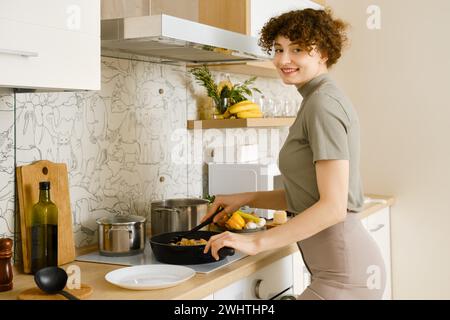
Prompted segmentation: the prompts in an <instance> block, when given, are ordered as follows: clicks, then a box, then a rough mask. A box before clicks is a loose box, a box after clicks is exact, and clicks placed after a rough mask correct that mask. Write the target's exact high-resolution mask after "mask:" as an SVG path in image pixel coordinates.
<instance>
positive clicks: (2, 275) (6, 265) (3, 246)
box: [0, 238, 13, 292]
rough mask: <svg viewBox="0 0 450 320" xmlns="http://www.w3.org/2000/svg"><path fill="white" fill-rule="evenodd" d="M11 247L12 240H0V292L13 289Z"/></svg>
mask: <svg viewBox="0 0 450 320" xmlns="http://www.w3.org/2000/svg"><path fill="white" fill-rule="evenodd" d="M12 246H13V241H12V239H9V238H2V239H0V292H1V291H8V290H11V289H12V288H13V282H12V281H13V271H12V264H11V257H12Z"/></svg>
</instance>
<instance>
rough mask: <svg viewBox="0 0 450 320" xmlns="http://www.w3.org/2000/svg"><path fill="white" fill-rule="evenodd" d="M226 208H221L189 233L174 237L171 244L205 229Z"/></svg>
mask: <svg viewBox="0 0 450 320" xmlns="http://www.w3.org/2000/svg"><path fill="white" fill-rule="evenodd" d="M223 209H224V208H222V207H219V208H218V209H217V210H216V212H214V213H213V214H212V215H211V216H210V217H209V218H208V219H206V220H205V221H203V222H202V223H200V224H199V225H198V226H196V227H194V228H192V229H191V230H189V231H186V233H183V234H180V235H178V236H176V237H174V238H173V239H172V240H171V241H170V242H171V243H177V242H179V241H181V239H183V238H185V237H186V236H187V235H189V234H192V233H194V232H196V231H198V230H200V229H201V228H203V227H204V226H207V225H208V224H210V223H212V222H213V219H214V217H215V216H217V215H218V214H219V213H221V212H222V211H223Z"/></svg>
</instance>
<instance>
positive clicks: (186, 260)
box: [150, 231, 234, 265]
mask: <svg viewBox="0 0 450 320" xmlns="http://www.w3.org/2000/svg"><path fill="white" fill-rule="evenodd" d="M216 234H219V232H213V231H195V232H192V233H191V232H190V233H189V234H186V232H185V231H184V232H183V231H182V232H168V233H161V234H158V235H156V236H153V237H151V239H150V245H151V247H152V250H153V254H154V255H155V258H156V260H158V261H160V262H163V263H169V264H181V265H185V264H202V263H210V262H217V261H220V260H223V259H225V258H226V257H227V256H232V255H233V254H234V249H233V248H229V247H223V248H221V249H220V250H219V252H218V255H219V260H216V259H214V257H213V256H212V255H211V250H209V251H208V253H203V250H204V249H205V246H204V245H202V246H177V245H173V244H171V243H172V240H173V239H174V238H176V237H179V236H181V237H185V238H187V239H197V240H199V239H205V240H209V238H211V237H212V236H214V235H216Z"/></svg>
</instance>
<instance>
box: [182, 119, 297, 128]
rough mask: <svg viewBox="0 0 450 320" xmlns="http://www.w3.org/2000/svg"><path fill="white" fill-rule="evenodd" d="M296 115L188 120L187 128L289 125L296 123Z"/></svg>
mask: <svg viewBox="0 0 450 320" xmlns="http://www.w3.org/2000/svg"><path fill="white" fill-rule="evenodd" d="M294 120H295V117H289V118H248V119H220V120H219V119H217V120H188V121H187V128H188V129H189V130H192V129H226V128H260V127H288V126H290V125H292V124H293V123H294Z"/></svg>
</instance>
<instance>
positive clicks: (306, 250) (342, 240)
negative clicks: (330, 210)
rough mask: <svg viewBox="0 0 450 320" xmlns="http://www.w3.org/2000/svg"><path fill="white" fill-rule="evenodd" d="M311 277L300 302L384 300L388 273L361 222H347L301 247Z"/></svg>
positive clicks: (352, 218) (348, 219)
mask: <svg viewBox="0 0 450 320" xmlns="http://www.w3.org/2000/svg"><path fill="white" fill-rule="evenodd" d="M297 244H298V247H299V249H300V251H301V253H302V255H303V260H304V262H305V264H306V267H307V268H308V270H309V272H310V273H311V284H310V285H309V286H308V287H307V289H306V290H305V291H304V292H303V293H302V294H301V295H300V296H298V297H297V299H299V300H320V299H322V300H339V299H344V300H349V299H357V300H362V299H364V300H365V299H370V300H373V299H381V298H382V295H383V292H384V288H385V285H386V271H385V266H384V261H383V258H382V256H381V252H380V249H379V248H378V246H377V244H376V243H375V241H374V240H373V238H372V237H371V236H370V234H369V232H368V231H367V230H366V229H365V228H364V227H363V225H362V223H361V221H360V220H359V218H357V217H356V215H355V214H354V213H351V212H349V213H348V214H347V217H346V219H345V220H344V221H343V222H341V223H338V224H336V225H334V226H331V227H330V228H328V229H325V230H323V231H321V232H319V233H317V234H315V235H314V236H312V237H310V238H308V239H305V240H303V241H300V242H298V243H297Z"/></svg>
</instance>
